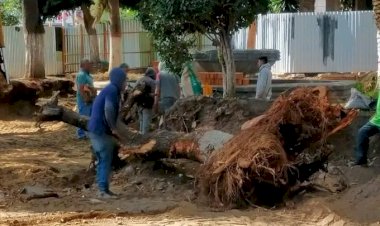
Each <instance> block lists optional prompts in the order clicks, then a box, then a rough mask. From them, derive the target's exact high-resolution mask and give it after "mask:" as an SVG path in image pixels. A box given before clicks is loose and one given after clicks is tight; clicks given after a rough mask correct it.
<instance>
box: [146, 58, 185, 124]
mask: <svg viewBox="0 0 380 226" xmlns="http://www.w3.org/2000/svg"><path fill="white" fill-rule="evenodd" d="M158 70H159V73H158V74H157V76H156V92H155V100H154V107H153V109H154V112H155V113H159V114H161V117H160V121H159V127H162V126H165V125H164V121H165V120H164V115H165V112H166V111H168V110H169V109H170V108H171V107H172V106H173V105H174V103H175V102H176V101H177V100H178V99H179V98H180V95H181V87H180V82H181V80H180V78H179V76H178V75H175V74H172V73H170V72H169V71H168V69H167V68H166V65H165V63H164V62H160V63H159V65H158Z"/></svg>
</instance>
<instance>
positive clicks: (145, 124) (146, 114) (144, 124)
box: [138, 107, 152, 134]
mask: <svg viewBox="0 0 380 226" xmlns="http://www.w3.org/2000/svg"><path fill="white" fill-rule="evenodd" d="M138 112H139V122H140V133H141V134H146V133H148V132H149V129H150V123H151V122H152V109H148V108H143V107H139V110H138Z"/></svg>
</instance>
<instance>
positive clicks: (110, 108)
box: [88, 68, 126, 135]
mask: <svg viewBox="0 0 380 226" xmlns="http://www.w3.org/2000/svg"><path fill="white" fill-rule="evenodd" d="M125 80H126V75H125V73H124V71H123V70H122V69H120V68H114V69H112V70H111V72H110V81H111V82H110V84H109V85H107V86H106V87H105V88H104V89H103V90H102V91H101V92H100V93H99V95H98V96H97V97H96V98H95V101H94V104H93V106H92V114H91V118H90V121H89V123H88V131H89V132H91V133H95V134H97V135H102V134H105V133H106V134H111V131H112V130H114V129H115V128H116V121H117V117H118V113H119V102H120V93H121V91H122V89H123V86H124V83H125Z"/></svg>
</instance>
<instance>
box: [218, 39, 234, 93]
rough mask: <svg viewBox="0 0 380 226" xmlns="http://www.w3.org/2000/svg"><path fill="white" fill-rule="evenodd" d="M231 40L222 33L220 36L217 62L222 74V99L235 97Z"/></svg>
mask: <svg viewBox="0 0 380 226" xmlns="http://www.w3.org/2000/svg"><path fill="white" fill-rule="evenodd" d="M231 41H232V38H231V36H230V35H228V34H225V33H224V32H223V33H222V34H221V35H220V52H221V54H222V55H221V56H219V61H220V64H221V66H222V72H223V97H224V98H228V97H234V96H235V70H236V69H235V60H234V56H233V52H232V46H231Z"/></svg>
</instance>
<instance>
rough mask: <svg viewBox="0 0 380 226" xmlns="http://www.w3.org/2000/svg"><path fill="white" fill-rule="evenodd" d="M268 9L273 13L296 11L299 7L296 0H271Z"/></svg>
mask: <svg viewBox="0 0 380 226" xmlns="http://www.w3.org/2000/svg"><path fill="white" fill-rule="evenodd" d="M269 7H270V11H271V12H273V13H281V12H297V11H298V8H299V1H298V0H271V1H270V4H269Z"/></svg>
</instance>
